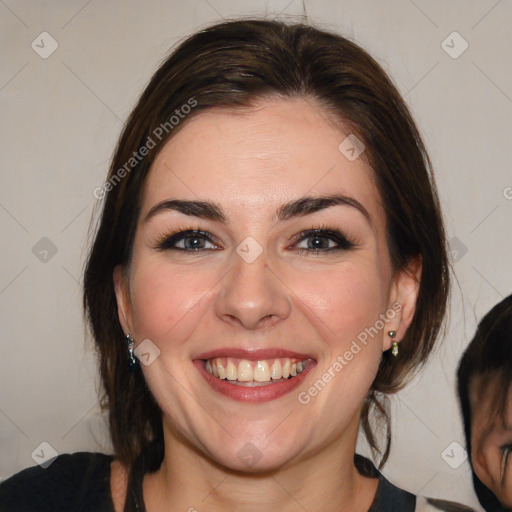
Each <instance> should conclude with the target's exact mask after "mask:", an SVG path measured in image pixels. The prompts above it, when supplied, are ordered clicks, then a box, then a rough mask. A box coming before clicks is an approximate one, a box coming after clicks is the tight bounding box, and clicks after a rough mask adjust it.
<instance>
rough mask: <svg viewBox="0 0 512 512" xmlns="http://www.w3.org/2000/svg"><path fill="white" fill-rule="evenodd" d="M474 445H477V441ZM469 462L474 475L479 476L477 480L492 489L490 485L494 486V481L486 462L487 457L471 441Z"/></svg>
mask: <svg viewBox="0 0 512 512" xmlns="http://www.w3.org/2000/svg"><path fill="white" fill-rule="evenodd" d="M475 442H476V440H475ZM476 446H478V442H476ZM471 463H472V465H473V469H474V471H475V473H476V476H477V477H478V478H479V480H480V481H481V482H482V483H483V484H484V485H485V486H486V487H487V488H489V489H492V487H493V486H494V482H493V478H492V476H491V473H490V471H489V466H488V464H487V459H486V458H485V453H484V452H483V450H482V449H481V448H476V447H475V444H473V442H472V443H471Z"/></svg>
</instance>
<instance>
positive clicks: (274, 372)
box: [270, 359, 283, 380]
mask: <svg viewBox="0 0 512 512" xmlns="http://www.w3.org/2000/svg"><path fill="white" fill-rule="evenodd" d="M270 371H271V377H272V380H278V379H282V378H283V367H282V366H281V363H280V362H279V359H276V360H275V361H274V362H273V363H272V366H271V367H270Z"/></svg>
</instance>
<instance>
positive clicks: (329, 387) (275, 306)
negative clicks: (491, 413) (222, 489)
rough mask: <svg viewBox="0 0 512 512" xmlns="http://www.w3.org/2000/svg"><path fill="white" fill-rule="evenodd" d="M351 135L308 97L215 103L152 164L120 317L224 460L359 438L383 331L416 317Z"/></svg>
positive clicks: (190, 425) (238, 463)
mask: <svg viewBox="0 0 512 512" xmlns="http://www.w3.org/2000/svg"><path fill="white" fill-rule="evenodd" d="M348 135H349V133H342V132H341V131H340V130H339V129H337V128H334V127H333V126H332V125H331V124H329V123H328V122H327V120H326V118H325V116H324V115H323V114H322V113H321V110H320V108H319V107H317V106H315V104H314V103H312V102H311V101H306V100H302V99H297V100H272V101H270V100H269V101H265V102H262V103H261V104H260V105H259V106H258V108H255V109H253V110H252V111H251V112H249V113H240V112H238V113H233V112H228V111H226V110H212V111H208V112H206V113H201V114H199V115H197V116H196V117H194V118H193V119H191V120H190V121H189V122H188V123H187V124H186V125H184V126H183V128H182V129H181V131H179V132H178V133H177V134H176V135H175V136H174V137H173V138H172V139H171V140H170V141H169V142H168V143H167V144H166V146H165V147H164V148H163V150H162V151H161V153H160V154H159V155H158V157H157V159H156V160H155V162H154V163H153V165H152V168H151V170H150V173H149V176H148V179H147V182H146V184H145V188H144V191H143V202H142V210H141V215H140V218H139V222H138V226H137V231H136V236H135V241H134V248H133V259H132V264H131V267H130V269H129V272H128V277H127V278H126V279H125V278H123V277H122V275H121V272H120V270H121V269H120V268H118V269H116V272H115V273H114V276H115V283H116V293H117V299H118V305H119V310H120V320H121V323H122V325H123V328H124V329H125V331H126V332H131V334H132V336H133V337H134V338H135V339H136V343H137V344H140V343H141V342H143V340H144V342H143V343H144V344H143V345H140V347H141V348H140V349H139V359H141V362H142V368H143V371H144V375H145V378H146V380H147V382H148V385H149V387H150V389H151V391H152V393H153V394H154V396H155V398H156V400H157V402H158V403H159V405H160V407H161V409H162V411H163V412H164V428H166V429H167V431H168V432H173V433H174V434H173V435H175V437H176V438H179V437H181V438H184V439H186V440H187V441H188V442H189V443H190V444H191V445H192V446H193V447H194V448H196V449H198V450H199V451H200V452H201V453H202V454H204V455H206V456H208V457H210V458H212V459H213V460H215V461H217V462H219V463H221V464H223V465H226V466H228V467H231V468H238V469H241V470H244V469H247V468H248V467H253V468H254V469H253V470H258V469H262V470H264V469H270V468H275V467H280V466H283V465H285V464H287V463H291V462H292V461H293V460H299V459H301V458H307V457H311V456H313V455H315V454H318V453H319V452H321V451H322V450H329V449H332V443H333V442H334V441H336V440H338V439H340V437H342V436H343V435H345V438H346V437H347V436H348V437H350V438H351V440H352V441H353V442H354V443H355V436H356V434H357V424H358V415H359V409H360V404H361V401H362V400H363V398H364V397H365V395H366V393H367V390H368V389H369V387H370V385H371V383H372V381H373V379H374V377H375V374H376V371H377V368H378V365H379V362H380V359H381V355H382V351H383V350H384V349H387V348H389V346H390V339H389V338H388V337H387V332H388V331H390V330H395V331H397V332H398V335H397V339H401V338H402V337H403V335H404V333H405V330H406V328H407V326H408V324H409V322H410V320H411V316H412V314H413V311H414V304H415V300H416V293H417V283H416V281H415V279H413V278H412V277H410V276H409V275H408V274H405V273H403V272H397V273H394V272H393V269H392V266H391V262H390V257H389V254H388V248H387V245H386V226H385V215H384V211H383V208H382V206H381V204H380V201H379V194H378V192H377V190H376V188H375V185H374V183H373V181H372V177H371V174H370V171H369V168H368V166H367V164H366V163H365V161H364V160H363V158H362V157H361V156H360V157H359V158H355V159H354V155H356V153H355V151H351V150H350V148H349V149H348V151H347V149H346V146H342V150H343V151H344V152H345V153H343V152H342V150H340V149H339V148H338V147H339V146H340V143H342V142H343V141H344V140H345V139H346V137H347V136H348ZM345 144H347V141H346V142H345ZM344 148H345V149H344ZM345 155H347V156H345ZM356 156H357V155H356ZM305 198H309V199H305ZM318 198H329V199H326V200H323V201H322V200H319V199H318ZM187 230H198V231H200V233H196V234H190V233H188V234H186V236H184V235H183V234H182V235H177V234H176V233H179V232H182V231H187ZM311 230H321V231H318V232H311ZM146 340H149V341H146ZM398 357H400V356H398ZM148 363H149V364H148ZM299 363H300V364H299ZM218 365H220V366H221V367H219V366H218ZM301 365H302V367H303V368H304V369H303V371H302V372H301V373H298V374H297V376H293V377H292V378H288V379H285V380H283V378H284V377H283V374H284V376H286V374H287V373H290V372H291V373H292V374H293V373H294V372H295V371H300V369H301ZM213 366H215V367H216V368H215V369H213ZM209 372H212V373H213V374H211V373H209ZM215 372H216V373H215ZM221 377H224V378H221ZM329 446H331V448H329Z"/></svg>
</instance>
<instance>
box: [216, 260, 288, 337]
mask: <svg viewBox="0 0 512 512" xmlns="http://www.w3.org/2000/svg"><path fill="white" fill-rule="evenodd" d="M233 258H234V260H235V261H234V265H233V267H232V269H231V271H230V272H229V273H228V274H227V275H226V277H225V278H224V279H223V280H222V282H221V289H220V290H219V293H218V295H217V302H216V313H217V316H218V317H219V318H221V319H222V320H223V321H225V322H229V323H231V324H233V325H238V326H240V325H241V326H243V327H245V328H246V329H257V328H261V327H269V326H271V325H274V324H276V323H277V322H279V321H280V320H283V319H285V318H287V317H288V316H289V315H290V312H291V307H292V302H291V299H290V298H289V295H288V293H289V289H288V288H287V287H286V285H285V284H284V283H283V282H282V281H281V280H280V279H279V277H278V276H277V275H276V273H275V272H274V271H273V270H271V269H270V268H269V267H268V262H267V260H266V254H265V251H264V252H263V253H262V254H261V255H260V256H259V257H258V258H257V259H256V260H255V261H253V262H252V263H247V262H246V261H244V260H243V259H242V258H241V257H240V256H239V255H238V254H236V253H234V254H233Z"/></svg>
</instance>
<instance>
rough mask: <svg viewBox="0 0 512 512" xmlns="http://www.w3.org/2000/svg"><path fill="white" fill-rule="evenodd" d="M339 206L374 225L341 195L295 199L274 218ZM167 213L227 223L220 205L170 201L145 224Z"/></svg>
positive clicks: (158, 206) (360, 208)
mask: <svg viewBox="0 0 512 512" xmlns="http://www.w3.org/2000/svg"><path fill="white" fill-rule="evenodd" d="M338 205H342V206H350V207H353V208H355V209H356V210H358V211H359V212H360V213H362V214H363V216H364V217H365V218H366V220H367V221H368V223H369V224H370V225H372V220H371V217H370V214H369V213H368V211H367V210H366V208H365V207H364V206H363V205H362V204H361V203H360V202H359V201H357V200H356V199H354V198H353V197H349V196H345V195H341V194H334V195H329V196H320V197H312V196H305V197H301V198H299V199H294V200H293V201H289V202H287V203H285V204H283V205H281V206H280V207H279V208H278V209H277V211H276V213H275V214H274V217H273V218H274V219H277V220H278V221H285V220H289V219H291V218H294V217H302V216H304V215H309V214H311V213H314V212H317V211H320V210H325V209H326V208H330V207H332V206H338ZM167 211H177V212H179V213H182V214H184V215H190V216H194V217H199V218H201V219H208V220H213V221H217V222H222V223H224V224H226V223H227V215H226V214H225V212H224V210H223V209H222V207H221V206H220V205H218V204H216V203H213V202H210V201H190V200H182V199H168V200H165V201H162V202H160V203H158V204H156V205H155V206H153V207H152V208H151V210H149V212H148V214H147V215H146V217H145V218H144V222H148V221H149V220H150V219H151V218H152V217H154V216H155V215H157V214H159V213H163V212H167Z"/></svg>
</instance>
